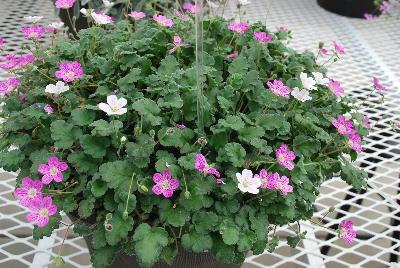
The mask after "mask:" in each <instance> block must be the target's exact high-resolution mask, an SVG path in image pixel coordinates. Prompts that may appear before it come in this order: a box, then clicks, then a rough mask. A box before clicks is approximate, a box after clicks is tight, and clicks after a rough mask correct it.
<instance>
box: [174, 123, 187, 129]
mask: <svg viewBox="0 0 400 268" xmlns="http://www.w3.org/2000/svg"><path fill="white" fill-rule="evenodd" d="M176 127H177V128H179V129H184V128H186V126H185V125H184V124H183V123H182V124H176Z"/></svg>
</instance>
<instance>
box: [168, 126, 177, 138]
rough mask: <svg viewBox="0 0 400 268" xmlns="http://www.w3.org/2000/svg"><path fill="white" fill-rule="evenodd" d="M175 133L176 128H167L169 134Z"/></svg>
mask: <svg viewBox="0 0 400 268" xmlns="http://www.w3.org/2000/svg"><path fill="white" fill-rule="evenodd" d="M174 134H175V130H174V128H172V127H170V128H169V129H168V130H167V135H170V136H172V135H174Z"/></svg>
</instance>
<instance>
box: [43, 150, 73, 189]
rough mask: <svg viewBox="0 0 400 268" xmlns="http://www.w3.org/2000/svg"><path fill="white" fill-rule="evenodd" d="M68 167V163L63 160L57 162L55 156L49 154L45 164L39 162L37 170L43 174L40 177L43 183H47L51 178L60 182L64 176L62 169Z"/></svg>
mask: <svg viewBox="0 0 400 268" xmlns="http://www.w3.org/2000/svg"><path fill="white" fill-rule="evenodd" d="M67 169H68V165H67V163H65V162H59V160H58V158H57V157H56V156H51V157H50V158H49V160H48V161H47V165H46V164H40V165H39V167H38V171H39V173H40V174H42V175H44V176H43V177H42V182H43V183H44V184H49V183H51V182H52V181H53V180H54V181H55V182H62V181H63V179H64V176H63V174H62V172H63V171H65V170H67Z"/></svg>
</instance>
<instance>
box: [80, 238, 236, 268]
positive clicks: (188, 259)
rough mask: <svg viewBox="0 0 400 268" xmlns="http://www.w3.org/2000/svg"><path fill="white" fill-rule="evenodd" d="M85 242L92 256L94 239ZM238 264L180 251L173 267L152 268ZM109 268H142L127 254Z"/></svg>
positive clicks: (159, 267)
mask: <svg viewBox="0 0 400 268" xmlns="http://www.w3.org/2000/svg"><path fill="white" fill-rule="evenodd" d="M84 238H85V241H86V244H87V246H88V249H89V252H90V254H92V253H93V248H92V241H91V240H92V238H91V237H90V236H85V237H84ZM239 267H240V266H239V265H236V264H224V263H220V262H217V260H215V259H214V257H213V256H212V255H211V253H193V252H187V251H184V250H180V251H179V253H178V255H177V256H176V258H175V261H174V263H173V264H172V266H170V265H168V264H166V263H164V262H157V263H156V264H154V265H153V266H152V268H239ZM108 268H140V266H139V264H138V263H137V261H136V257H135V256H128V255H126V254H122V253H121V254H118V255H117V256H115V259H114V262H113V263H112V264H111V265H110V266H108Z"/></svg>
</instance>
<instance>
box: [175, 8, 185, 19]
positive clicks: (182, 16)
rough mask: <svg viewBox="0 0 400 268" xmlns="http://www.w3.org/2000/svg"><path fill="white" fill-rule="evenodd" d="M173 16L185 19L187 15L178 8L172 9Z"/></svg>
mask: <svg viewBox="0 0 400 268" xmlns="http://www.w3.org/2000/svg"><path fill="white" fill-rule="evenodd" d="M174 13H175V16H177V17H178V18H179V19H181V20H187V19H188V16H186V15H185V14H182V13H181V12H180V11H179V10H176V9H174Z"/></svg>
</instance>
